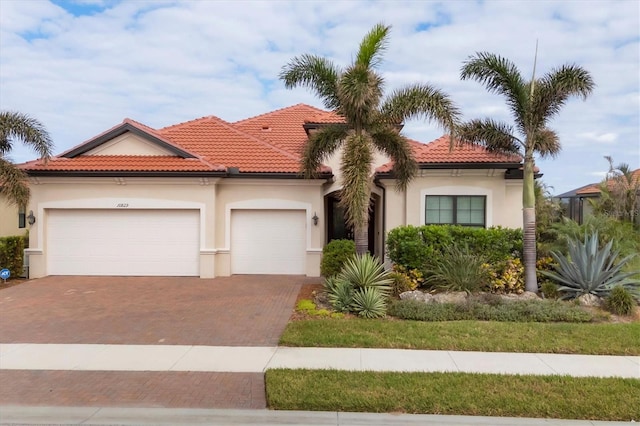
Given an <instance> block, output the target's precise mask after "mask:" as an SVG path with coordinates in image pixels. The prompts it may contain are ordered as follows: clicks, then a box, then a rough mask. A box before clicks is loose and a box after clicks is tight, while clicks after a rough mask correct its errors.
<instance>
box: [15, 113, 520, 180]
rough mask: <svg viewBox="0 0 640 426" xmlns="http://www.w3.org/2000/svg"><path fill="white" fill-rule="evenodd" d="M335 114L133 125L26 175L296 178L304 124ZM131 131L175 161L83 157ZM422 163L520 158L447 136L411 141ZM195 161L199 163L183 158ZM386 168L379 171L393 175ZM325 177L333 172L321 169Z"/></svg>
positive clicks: (333, 118) (29, 166)
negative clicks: (454, 143)
mask: <svg viewBox="0 0 640 426" xmlns="http://www.w3.org/2000/svg"><path fill="white" fill-rule="evenodd" d="M341 122H344V120H343V118H342V117H341V116H339V115H337V114H335V113H333V112H329V111H323V110H321V109H318V108H315V107H312V106H309V105H305V104H297V105H293V106H290V107H287V108H282V109H279V110H276V111H272V112H269V113H266V114H262V115H258V116H255V117H251V118H247V119H245V120H241V121H238V122H235V123H229V122H226V121H224V120H222V119H220V118H217V117H214V116H208V117H202V118H198V119H195V120H191V121H187V122H184V123H179V124H176V125H173V126H169V127H165V128H162V129H159V130H156V129H153V128H151V127H149V126H146V125H144V124H142V123H139V122H137V121H135V120H131V119H128V118H127V119H125V120H124V121H123V122H122V123H121V124H119V125H117V126H114V127H113V128H111V129H109V130H107V131H105V132H103V133H102V134H100V135H98V136H96V137H94V138H92V139H91V140H89V141H86V142H84V143H83V144H81V145H79V146H77V147H74V148H72V149H71V150H68V151H66V152H65V153H63V154H61V155H60V156H57V157H54V158H52V159H51V160H50V161H49V163H48V164H47V165H45V164H44V163H42V162H40V161H32V162H29V163H25V164H23V165H22V168H23V169H25V170H40V171H43V170H48V171H71V170H76V171H224V170H227V169H228V168H231V167H237V168H238V169H239V171H240V173H298V172H299V170H300V153H301V152H302V149H303V147H304V145H305V143H306V142H307V140H308V137H307V133H306V131H305V129H304V126H305V124H309V123H312V124H328V123H341ZM131 127H133V128H135V129H137V130H139V131H141V132H144V133H145V134H147V135H149V136H150V137H152V138H155V139H156V141H157V142H158V143H162V144H166V145H165V147H169V148H171V147H172V148H171V149H170V150H174V151H175V153H176V155H175V156H170V155H167V156H137V155H136V156H134V155H111V156H109V155H106V156H105V155H95V156H94V155H85V152H87V151H90V150H91V149H93V147H95V146H98V145H99V144H101V143H104V141H107V140H109V138H110V136H111V134H114V135H115V134H120V133H119V132H124V131H128V130H131ZM411 144H412V148H413V150H414V153H415V155H416V158H417V159H418V161H419V163H420V164H452V163H453V164H458V163H504V162H510V163H513V162H520V158H518V157H509V156H500V155H494V154H491V153H489V152H487V151H486V150H484V149H483V148H481V147H474V146H469V145H465V146H458V147H456V149H455V150H454V151H453V152H449V139H448V137H447V136H443V137H441V138H439V139H437V140H435V141H433V142H431V143H429V144H422V143H420V142H416V141H411ZM191 155H192V156H194V157H195V158H182V157H185V156H186V157H189V156H191ZM391 168H392V164H391V163H389V164H386V165H384V166H382V167H381V168H379V169H378V171H381V172H384V171H390V170H391ZM321 171H322V172H331V170H330V169H329V168H328V167H326V166H322V168H321Z"/></svg>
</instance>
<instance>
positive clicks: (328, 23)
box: [0, 0, 640, 193]
mask: <svg viewBox="0 0 640 426" xmlns="http://www.w3.org/2000/svg"><path fill="white" fill-rule="evenodd" d="M380 21H382V22H384V23H386V24H389V25H391V26H392V33H391V38H390V44H389V46H388V50H387V52H386V56H385V62H383V63H382V65H381V67H380V69H381V71H382V73H383V75H384V76H385V78H386V81H387V89H389V90H392V89H394V88H396V87H399V86H402V85H404V84H407V83H412V82H428V83H430V84H433V85H435V86H437V87H440V88H441V89H443V90H444V91H446V92H448V93H449V94H450V95H451V96H452V98H453V99H454V101H455V102H456V103H457V104H458V105H459V106H460V108H461V109H462V111H463V113H464V116H465V118H467V119H471V118H477V117H485V116H490V117H493V118H495V119H500V120H509V119H510V117H509V112H508V110H507V108H506V106H505V103H504V100H503V99H502V98H501V97H499V96H497V95H493V94H489V93H487V92H486V91H485V90H484V88H483V87H482V86H481V85H480V84H478V83H476V82H474V81H464V82H463V81H461V80H460V79H459V73H460V67H461V65H462V62H463V61H464V60H465V59H466V58H467V57H468V56H469V55H472V54H473V53H474V52H477V51H489V52H493V53H497V54H500V55H503V56H505V57H507V58H509V59H511V60H512V61H514V62H515V63H516V65H517V66H518V67H519V68H520V70H521V71H522V73H523V75H525V76H526V77H527V78H528V77H529V76H530V74H531V70H532V66H533V57H534V49H535V43H536V40H538V41H539V53H538V65H537V67H538V68H537V70H538V71H537V72H538V74H539V75H542V74H543V73H545V72H548V71H550V70H551V69H553V68H555V67H558V66H560V65H562V64H565V63H576V64H579V65H581V66H583V67H585V68H586V69H587V70H589V71H590V72H591V73H592V75H593V77H594V79H595V82H596V84H597V87H596V90H595V92H594V94H593V95H592V96H591V97H590V98H589V99H588V100H587V101H584V102H583V101H582V100H578V99H575V100H572V101H570V102H569V103H568V104H567V105H566V107H565V108H564V110H563V111H562V112H561V113H560V115H559V116H558V117H557V118H555V119H554V120H553V122H551V127H552V128H553V129H555V130H556V131H557V132H558V133H559V135H560V138H561V141H562V144H563V152H562V153H561V154H560V156H558V157H557V158H556V159H553V160H540V161H538V166H539V167H540V168H541V170H542V172H543V173H544V178H543V180H544V181H545V182H546V183H547V184H549V185H551V186H552V187H553V192H554V193H560V192H564V191H567V190H569V189H572V188H575V187H578V186H582V185H585V184H587V183H591V182H597V181H599V180H600V179H601V178H602V176H603V175H604V173H605V172H606V170H607V162H606V161H605V160H604V158H603V157H604V156H605V155H610V156H612V157H613V159H614V161H615V163H620V162H626V163H628V164H630V165H631V167H632V168H634V169H635V168H640V2H637V1H636V0H619V1H615V0H612V1H602V2H600V1H596V0H592V1H590V0H586V1H581V0H571V1H562V2H558V1H544V0H542V1H540V0H539V1H535V0H534V1H527V0H520V1H481V2H480V1H465V0H458V1H448V2H431V1H406V2H405V1H395V2H379V1H356V0H353V1H342V2H313V1H308V2H307V1H304V2H302V1H256V2H250V1H228V2H227V1H207V0H198V1H155V0H146V1H116V0H75V1H62V0H55V1H45V0H29V1H24V0H15V1H14V0H2V1H0V109H7V110H18V111H21V112H25V113H28V114H30V115H32V116H34V117H36V118H38V119H39V120H41V121H42V122H43V123H44V124H45V126H46V127H47V129H48V130H49V132H50V133H51V135H52V137H53V139H54V141H55V144H56V152H57V153H60V152H62V151H64V150H66V149H68V148H70V147H72V146H75V145H77V144H79V143H81V142H83V141H84V140H86V139H89V138H91V137H92V136H95V135H97V134H99V133H101V132H102V131H104V130H106V129H107V128H109V127H111V126H113V125H115V124H117V123H119V122H121V121H122V119H123V118H125V117H130V118H133V119H135V120H138V121H141V122H143V123H145V124H147V125H150V126H152V127H156V128H158V127H163V126H167V125H170V124H175V123H178V122H181V121H186V120H190V119H193V118H196V117H201V116H206V115H216V116H218V117H220V118H223V119H225V120H229V121H234V120H238V119H241V118H246V117H249V116H253V115H256V114H261V113H264V112H267V111H270V110H273V109H276V108H281V107H285V106H288V105H293V104H296V103H300V102H304V103H308V104H311V105H315V106H321V104H320V103H319V102H318V100H317V99H316V98H315V97H314V96H313V95H312V94H311V93H309V92H307V91H306V90H304V89H296V90H286V89H285V88H284V86H283V85H282V83H281V82H280V81H279V80H278V79H277V76H278V73H279V72H280V69H281V67H282V66H283V65H284V64H285V63H286V62H287V61H288V60H289V59H291V58H292V57H293V56H296V55H299V54H302V53H314V54H318V55H323V56H327V57H330V58H332V59H333V60H334V61H335V62H336V63H338V64H346V63H348V62H349V61H350V60H351V57H352V56H351V55H352V53H353V52H354V50H355V49H356V47H357V44H358V42H359V41H360V39H361V38H362V36H363V35H364V34H365V33H366V32H367V30H369V29H370V28H371V26H372V25H374V24H375V23H377V22H380ZM442 131H443V130H442V129H440V128H438V127H437V126H436V125H434V124H432V123H429V122H426V121H421V120H415V121H412V122H409V123H407V124H406V126H405V132H406V134H407V135H408V136H410V137H412V138H414V139H418V140H420V141H422V142H429V141H431V140H433V139H435V138H437V137H439V136H440V135H441V134H442ZM10 157H11V158H12V160H13V161H15V162H22V161H27V160H31V159H33V158H34V153H33V152H30V151H29V150H27V149H25V148H23V147H21V146H17V147H16V149H14V151H13V152H12V153H11V155H10Z"/></svg>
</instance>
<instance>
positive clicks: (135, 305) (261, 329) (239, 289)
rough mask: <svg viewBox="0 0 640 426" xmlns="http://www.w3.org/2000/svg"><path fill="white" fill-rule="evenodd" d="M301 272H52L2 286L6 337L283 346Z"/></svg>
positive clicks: (0, 326)
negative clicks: (206, 274) (219, 274)
mask: <svg viewBox="0 0 640 426" xmlns="http://www.w3.org/2000/svg"><path fill="white" fill-rule="evenodd" d="M310 282H319V279H317V278H315V279H311V278H304V277H300V276H297V277H296V276H248V275H236V276H232V277H228V278H227V277H225V278H216V279H200V278H196V277H77V276H74V277H46V278H41V279H37V280H33V281H30V282H27V283H24V284H21V285H18V286H15V287H11V288H6V289H3V290H2V291H0V343H102V344H130V345H133V344H140V345H153V344H162V345H205V346H276V345H277V344H278V339H279V338H280V335H281V334H282V332H283V330H284V328H285V326H286V324H287V321H288V319H289V317H290V315H291V312H292V309H293V308H294V304H295V299H296V296H297V293H298V291H299V289H300V286H301V285H302V284H304V283H310Z"/></svg>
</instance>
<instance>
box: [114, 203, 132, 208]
mask: <svg viewBox="0 0 640 426" xmlns="http://www.w3.org/2000/svg"><path fill="white" fill-rule="evenodd" d="M116 207H119V208H126V207H129V203H119V204H116Z"/></svg>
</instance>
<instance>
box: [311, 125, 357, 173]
mask: <svg viewBox="0 0 640 426" xmlns="http://www.w3.org/2000/svg"><path fill="white" fill-rule="evenodd" d="M346 136H347V127H346V126H345V125H344V124H332V125H328V126H323V127H320V128H319V129H318V131H317V132H315V133H312V134H311V135H310V136H309V141H308V142H307V143H306V144H305V146H304V151H303V153H302V158H301V160H300V165H301V171H302V173H303V175H304V177H305V178H306V179H311V178H314V177H316V176H317V174H318V168H319V167H320V165H321V164H322V162H323V161H324V160H325V159H326V158H327V157H328V156H329V155H331V154H332V153H333V152H334V151H335V150H336V148H338V146H339V145H340V143H341V142H342V141H343V140H344V138H346Z"/></svg>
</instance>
